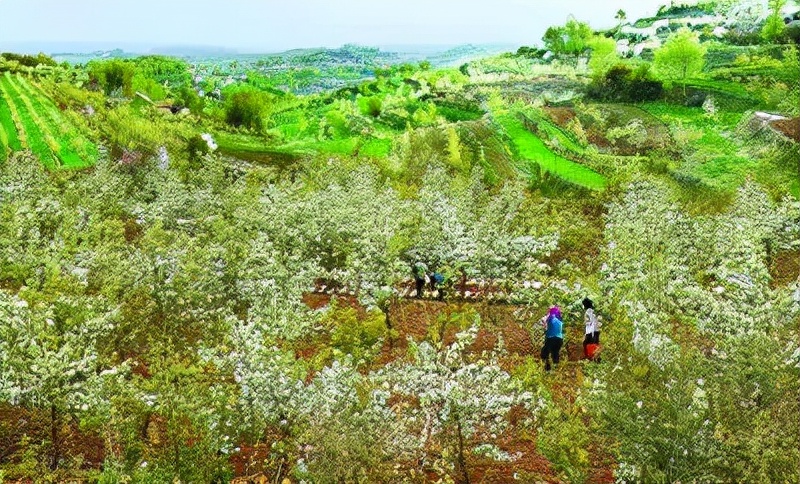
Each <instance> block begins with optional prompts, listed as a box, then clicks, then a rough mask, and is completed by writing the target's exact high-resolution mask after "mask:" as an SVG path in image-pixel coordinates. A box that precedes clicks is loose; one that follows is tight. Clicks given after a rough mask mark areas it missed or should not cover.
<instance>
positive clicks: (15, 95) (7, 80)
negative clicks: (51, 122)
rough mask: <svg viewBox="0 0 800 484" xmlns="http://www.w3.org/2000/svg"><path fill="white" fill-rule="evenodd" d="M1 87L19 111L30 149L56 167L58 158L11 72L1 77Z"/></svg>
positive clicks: (46, 162) (52, 166)
mask: <svg viewBox="0 0 800 484" xmlns="http://www.w3.org/2000/svg"><path fill="white" fill-rule="evenodd" d="M0 87H2V89H3V92H4V93H6V94H7V95H8V99H10V101H11V104H13V106H14V107H13V108H12V109H15V110H16V112H17V115H18V117H19V121H20V123H22V126H23V129H24V130H25V135H26V137H27V141H28V147H29V148H30V150H31V151H32V152H33V154H34V155H36V156H38V157H39V159H40V160H41V161H42V163H44V165H45V166H46V167H48V168H55V167H56V166H57V160H56V158H55V156H54V155H53V151H52V150H51V149H50V147H49V146H48V144H47V140H46V138H45V135H44V133H43V132H42V130H41V129H40V128H39V126H38V124H37V122H36V120H35V119H34V118H33V116H32V115H31V113H30V111H29V110H28V108H27V107H26V106H25V102H24V101H23V100H22V97H21V96H20V94H19V92H17V90H16V89H15V88H14V85H13V83H12V81H11V75H10V73H8V72H6V75H5V76H2V77H0Z"/></svg>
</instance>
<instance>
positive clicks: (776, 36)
mask: <svg viewBox="0 0 800 484" xmlns="http://www.w3.org/2000/svg"><path fill="white" fill-rule="evenodd" d="M785 5H786V0H770V1H769V8H770V11H771V13H770V16H769V17H767V21H766V22H765V23H764V26H763V27H762V28H761V37H762V38H763V39H764V40H765V41H767V42H772V43H776V44H778V43H783V42H784V41H785V40H786V24H785V23H784V22H783V15H782V12H781V11H782V10H783V7H784V6H785Z"/></svg>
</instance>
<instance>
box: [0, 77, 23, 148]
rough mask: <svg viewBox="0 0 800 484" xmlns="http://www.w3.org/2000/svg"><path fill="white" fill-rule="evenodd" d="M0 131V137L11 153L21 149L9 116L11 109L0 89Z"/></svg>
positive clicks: (15, 128)
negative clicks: (0, 132)
mask: <svg viewBox="0 0 800 484" xmlns="http://www.w3.org/2000/svg"><path fill="white" fill-rule="evenodd" d="M0 130H1V131H2V132H3V133H2V134H0V136H3V141H4V144H5V146H6V148H8V149H10V150H11V151H19V150H21V149H22V142H21V141H20V139H19V136H17V127H16V126H15V125H14V118H13V116H12V115H11V108H9V107H8V102H7V101H6V97H5V96H4V94H3V92H2V89H0Z"/></svg>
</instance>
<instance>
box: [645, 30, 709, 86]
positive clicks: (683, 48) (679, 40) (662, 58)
mask: <svg viewBox="0 0 800 484" xmlns="http://www.w3.org/2000/svg"><path fill="white" fill-rule="evenodd" d="M705 53H706V49H705V47H703V46H702V45H701V44H700V41H699V40H698V38H697V34H696V33H694V32H692V31H691V30H689V29H686V28H683V29H681V30H679V31H678V32H676V33H674V34H672V35H670V36H669V38H668V39H667V41H666V42H665V43H664V45H663V46H662V47H661V48H659V49H658V50H656V52H655V60H654V62H653V65H654V67H655V70H656V72H657V73H658V75H659V76H661V77H662V78H663V79H665V80H667V81H681V82H682V83H683V90H684V94H685V93H686V81H687V80H688V79H690V78H692V77H694V76H695V75H697V74H698V73H700V71H702V69H703V64H704V63H705V60H704V56H705Z"/></svg>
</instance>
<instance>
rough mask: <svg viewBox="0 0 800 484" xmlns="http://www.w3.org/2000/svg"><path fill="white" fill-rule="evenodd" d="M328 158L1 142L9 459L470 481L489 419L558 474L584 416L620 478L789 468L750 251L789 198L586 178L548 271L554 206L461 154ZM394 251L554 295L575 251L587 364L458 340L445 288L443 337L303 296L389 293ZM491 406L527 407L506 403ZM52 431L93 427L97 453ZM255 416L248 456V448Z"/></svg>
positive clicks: (766, 301) (777, 297)
mask: <svg viewBox="0 0 800 484" xmlns="http://www.w3.org/2000/svg"><path fill="white" fill-rule="evenodd" d="M344 167H345V165H342V164H336V165H331V166H328V167H326V166H324V164H323V166H321V167H317V169H315V170H311V171H309V172H308V173H306V174H305V175H304V176H302V177H299V178H298V179H300V180H302V181H295V182H291V181H287V180H284V179H282V178H280V177H278V176H275V174H273V173H271V172H270V171H269V170H259V169H253V170H251V171H248V172H242V171H237V170H234V169H231V168H230V167H228V166H226V165H225V164H224V163H223V162H221V161H220V160H216V159H213V158H206V159H205V161H204V165H203V169H202V170H197V171H196V172H193V173H191V174H190V176H189V177H188V178H184V179H182V178H181V177H180V176H179V175H178V174H177V173H176V172H175V171H174V170H173V169H171V168H165V167H163V166H162V167H159V166H157V164H156V163H152V164H151V163H145V164H142V165H137V166H128V165H117V164H115V163H111V162H105V161H104V162H101V163H99V164H98V166H97V167H96V168H95V169H94V170H93V171H91V172H83V173H45V172H44V171H42V169H41V168H40V167H39V164H38V163H37V162H36V160H33V159H30V158H28V157H25V156H14V157H12V159H11V160H10V162H9V163H6V164H5V165H3V167H2V171H0V180H2V186H3V187H4V190H3V191H2V192H0V218H1V219H2V223H0V227H2V229H1V230H2V232H0V234H1V235H2V237H0V281H2V288H1V289H0V310H2V315H3V321H2V324H0V332H2V338H0V377H2V378H0V396H1V397H2V399H3V401H4V402H5V405H6V407H4V408H5V410H6V411H10V412H13V411H25V412H30V415H31V417H30V418H31V419H32V421H38V422H42V425H41V427H40V430H39V431H33V430H32V431H31V434H32V435H36V437H35V438H33V439H31V438H28V439H25V438H23V436H22V435H21V432H23V431H25V428H24V426H23V427H18V426H6V427H3V429H4V430H3V434H2V439H3V442H4V443H6V444H7V445H4V447H5V448H6V449H8V450H7V451H5V453H4V454H3V455H2V456H0V459H2V460H0V464H1V465H2V470H3V472H4V473H5V476H6V477H9V478H18V477H28V478H31V477H32V478H34V479H37V480H47V479H63V478H65V477H66V476H67V475H75V474H76V473H79V472H80V471H79V469H81V468H83V469H84V472H89V471H87V470H86V469H92V468H93V469H95V471H94V472H95V474H94V475H95V476H100V478H101V479H104V480H108V481H109V482H110V481H115V480H123V481H124V480H136V481H148V480H149V481H165V480H167V481H168V480H173V479H174V478H176V477H177V478H179V479H181V480H184V481H198V482H210V481H215V480H225V479H228V478H230V477H231V476H232V472H233V469H234V466H239V468H238V471H239V472H242V473H248V472H251V473H255V472H256V471H260V470H263V471H267V472H268V473H269V474H270V475H271V476H290V477H292V476H293V477H294V478H308V479H313V480H320V481H326V480H371V481H375V480H391V479H396V480H408V479H424V478H425V477H422V476H427V477H430V475H432V474H436V475H450V476H452V477H453V478H454V479H455V480H458V481H467V480H468V479H469V465H470V462H473V461H474V459H475V458H476V456H489V457H491V458H496V459H500V460H501V461H502V460H505V461H507V462H508V464H507V465H508V466H509V467H511V468H514V467H515V466H518V465H520V463H519V461H518V459H519V458H520V456H519V455H516V454H514V453H513V452H511V453H510V452H508V449H504V448H502V447H501V446H498V443H497V438H498V436H499V435H501V434H502V433H503V432H512V433H514V434H515V435H526V434H527V435H531V434H532V435H535V436H537V437H534V438H535V439H537V443H538V444H539V447H540V452H544V453H545V454H546V456H547V457H548V458H549V459H550V460H551V462H552V463H553V465H554V467H555V472H557V473H559V475H561V476H562V477H565V478H568V479H570V480H574V481H580V480H582V479H584V478H585V477H586V474H587V472H588V465H589V461H588V460H587V458H586V455H585V452H586V450H587V448H588V446H590V445H596V444H597V442H598V441H599V440H598V439H600V438H601V437H602V439H608V440H607V441H606V442H611V443H613V445H614V446H615V447H614V448H615V449H617V450H616V451H615V455H616V458H617V459H618V462H619V464H618V466H617V472H618V475H619V476H627V477H628V478H631V479H642V480H651V479H652V480H689V479H696V480H711V479H720V480H726V479H732V478H737V476H738V477H741V476H745V475H746V476H747V479H748V480H750V479H752V480H774V479H781V478H784V477H785V476H792V475H793V474H792V473H793V472H796V470H797V466H796V465H795V464H796V463H797V461H798V459H799V458H800V456H798V455H797V448H798V445H797V443H798V440H800V439H798V435H797V432H796V429H797V428H798V425H796V424H797V423H798V422H797V418H798V417H797V415H800V412H798V411H797V410H798V409H797V408H796V406H797V402H796V399H791V398H788V397H787V395H793V394H796V393H797V391H798V388H797V382H798V381H800V379H798V378H797V376H798V370H800V361H799V360H798V357H799V355H798V352H797V351H796V347H797V345H796V342H797V338H798V334H797V321H798V315H799V314H800V307H799V306H800V293H799V292H798V291H800V289H798V287H797V284H796V283H794V284H792V283H785V282H784V283H781V284H778V285H775V284H773V282H772V281H771V278H770V273H769V266H770V261H771V260H772V259H773V257H774V256H775V254H776V253H777V252H780V251H791V250H797V245H798V243H800V234H798V230H797V227H798V226H800V224H799V223H798V222H800V207H798V205H797V203H796V202H792V201H789V200H785V201H781V202H778V203H776V202H773V201H770V200H769V199H768V198H767V197H766V196H765V195H764V194H763V193H762V192H761V191H760V190H759V189H758V187H757V186H755V185H753V184H748V185H746V186H745V187H743V188H742V189H741V190H740V192H739V194H738V196H737V198H736V200H735V201H734V202H733V203H732V204H731V205H730V207H729V208H727V209H724V210H722V211H721V212H720V213H709V214H705V215H702V214H701V215H689V214H688V213H687V211H686V210H685V208H683V207H681V206H680V205H679V204H678V202H676V201H673V200H674V199H673V196H674V192H673V190H674V188H673V187H671V186H670V184H667V183H663V182H657V181H653V180H650V181H643V182H640V183H635V184H633V185H632V186H630V187H629V188H628V189H626V190H625V194H624V195H622V196H620V197H619V199H616V197H615V199H614V200H613V203H612V204H611V205H610V206H609V213H608V216H607V219H606V223H605V227H604V231H603V234H602V236H603V239H604V240H605V244H604V246H605V249H604V250H603V253H602V258H603V261H604V265H603V268H602V270H601V272H600V273H599V274H591V273H585V274H581V273H580V271H578V270H577V269H576V268H574V267H571V266H570V265H569V264H562V265H560V266H559V267H558V270H557V272H556V273H553V272H551V271H552V270H553V269H552V268H549V267H546V266H542V265H541V264H540V263H539V260H540V257H543V256H544V255H546V254H548V253H550V252H551V251H553V250H554V249H555V248H556V247H557V243H558V238H557V236H556V235H555V234H556V233H557V232H558V230H557V226H558V224H557V223H556V224H555V225H556V227H554V224H553V221H552V220H550V221H549V222H548V219H552V218H553V217H554V216H555V215H554V214H553V213H549V214H548V213H542V214H541V215H539V216H536V215H533V216H532V215H531V213H529V210H531V209H530V208H528V209H524V208H523V207H526V206H527V205H526V204H528V203H529V202H530V199H529V197H530V194H528V193H527V192H526V191H525V190H524V189H523V188H522V187H519V186H517V185H515V183H514V182H511V181H509V182H508V183H506V184H505V185H503V186H500V187H497V188H493V189H490V188H487V187H486V186H485V185H484V184H483V182H482V178H481V176H480V174H479V173H477V172H476V173H475V174H474V176H471V177H450V176H448V175H447V174H446V173H445V172H443V171H440V170H438V169H436V168H430V169H429V170H428V172H427V174H426V175H425V176H424V177H423V179H422V180H421V181H420V185H419V187H418V190H416V191H402V192H401V191H399V190H396V189H395V188H393V186H392V183H391V181H390V180H386V179H382V178H381V177H380V176H379V175H378V174H377V173H376V171H375V170H372V169H370V168H369V167H366V166H359V167H355V168H352V169H347V168H344ZM183 175H185V174H183ZM541 203H542V205H539V206H540V208H541V207H544V206H546V204H547V203H548V202H547V201H544V200H543V201H541ZM542 227H547V230H545V229H543V228H542ZM562 228H563V229H564V231H568V230H569V228H568V227H562ZM417 258H419V259H423V260H427V261H429V262H430V263H432V264H441V265H444V266H446V265H448V264H455V263H458V264H460V265H459V268H460V269H463V270H465V271H468V272H469V273H470V274H474V275H476V276H484V277H489V278H491V277H500V276H502V277H504V278H509V279H527V278H534V277H536V278H541V279H542V280H545V281H551V280H552V282H551V283H549V284H548V285H547V286H546V288H545V289H544V290H542V291H539V290H538V289H530V290H529V291H530V292H529V293H528V294H526V295H523V296H524V297H526V298H527V299H528V300H529V301H531V302H533V303H534V304H537V303H541V304H547V303H550V302H553V301H555V302H560V303H562V304H565V305H567V307H568V308H569V307H570V304H571V303H573V302H577V301H579V300H580V298H581V297H582V296H583V295H584V294H583V289H580V288H576V287H574V286H572V285H571V284H569V283H568V282H571V281H574V280H584V279H588V280H590V281H591V280H593V279H594V278H595V277H597V278H599V279H600V280H601V281H602V284H601V290H602V293H603V295H604V301H603V304H604V306H605V311H606V314H608V315H609V316H610V317H611V319H610V320H611V321H612V323H611V324H607V329H606V330H605V331H606V333H607V335H606V336H605V338H606V344H607V345H608V346H609V352H608V353H607V355H608V356H606V358H605V361H606V363H607V364H603V365H599V366H596V367H591V368H588V369H586V370H585V371H586V375H587V377H588V378H586V379H585V380H584V384H583V385H580V384H579V382H578V381H569V382H562V384H566V385H570V386H572V385H576V387H575V391H576V397H575V399H574V400H572V402H573V403H572V404H571V405H572V406H567V407H565V406H564V404H563V403H558V402H557V400H556V399H554V397H553V396H552V395H551V393H550V391H549V390H550V389H549V387H548V385H549V384H552V381H550V383H548V380H546V379H545V378H544V377H543V375H542V372H541V369H539V367H538V365H534V366H533V367H531V366H526V364H525V363H522V364H521V365H520V366H517V367H514V368H513V369H509V367H508V366H507V365H502V366H501V365H500V360H499V359H498V358H499V357H500V356H501V353H488V354H474V353H473V352H470V351H469V347H470V344H471V342H472V341H473V340H474V338H475V336H476V330H477V327H476V326H475V324H477V321H476V319H475V317H474V315H471V314H470V311H469V309H463V308H462V310H461V314H460V315H457V316H456V317H454V319H452V320H451V321H450V322H449V323H447V324H451V325H453V327H454V328H455V329H456V330H457V331H460V333H459V336H457V337H455V339H454V340H452V342H451V344H449V345H448V344H445V343H443V342H442V341H441V339H439V338H432V339H430V340H429V341H426V342H417V343H409V346H408V347H409V351H408V353H407V355H406V356H403V357H400V358H397V359H396V360H394V361H392V362H390V363H388V364H381V365H378V364H376V361H377V360H376V356H377V354H378V353H379V352H380V347H381V340H383V341H385V340H386V339H388V338H392V337H393V336H395V335H393V334H392V332H391V331H390V328H389V327H388V326H387V325H384V324H381V323H382V321H381V318H380V317H378V318H376V317H375V314H376V313H369V312H367V313H366V314H365V315H361V316H357V317H355V319H354V320H351V321H348V322H347V324H344V323H342V321H344V320H343V319H341V317H342V313H338V312H337V309H336V307H335V306H334V307H333V308H331V309H327V310H322V311H319V310H317V311H314V310H311V309H310V308H309V307H308V306H306V305H305V304H304V303H303V302H302V297H303V295H304V293H305V292H307V291H308V290H310V289H311V287H312V286H313V281H314V279H315V278H317V277H319V276H320V275H330V274H336V277H338V278H341V280H342V281H346V282H348V283H349V284H350V285H351V286H352V287H354V288H356V292H357V294H358V297H359V299H360V300H361V301H362V302H363V303H365V304H366V305H367V307H369V306H370V305H375V306H376V307H377V308H379V309H382V310H383V311H384V312H385V314H384V316H386V318H385V319H386V320H388V319H389V318H388V316H389V314H388V310H387V308H388V306H386V305H385V298H387V297H391V296H390V295H391V287H392V285H393V284H394V283H395V282H396V281H397V280H399V279H402V278H404V277H405V276H406V275H407V273H408V271H409V262H410V261H413V260H415V259H417ZM553 276H556V277H555V278H554V277H553ZM561 278H566V279H570V281H564V282H562V281H561ZM542 298H545V299H546V300H545V301H539V299H542ZM378 314H379V313H378ZM575 316H577V314H576V315H575ZM337 318H338V319H337ZM351 319H352V318H351ZM376 320H377V321H378V323H377V324H375V323H374V321H376ZM337 321H338V322H337ZM331 322H333V324H331ZM388 322H389V324H391V321H388ZM367 324H370V325H371V326H366V325H367ZM376 328H377V329H376ZM351 331H352V333H353V334H364V335H365V337H364V338H363V339H362V338H353V337H352V334H346V333H348V332H351ZM371 332H372V333H371ZM372 336H375V337H372ZM331 346H333V347H334V350H335V351H333V352H331V351H326V348H330V347H331ZM309 349H310V350H311V351H310V353H309ZM9 409H10V410H9ZM512 409H516V410H515V412H517V413H519V412H522V415H523V416H524V418H522V419H517V420H515V423H514V425H513V426H512V425H511V422H510V420H509V419H508V417H509V412H511V410H512ZM583 412H588V415H589V416H590V421H591V422H593V423H592V427H591V430H590V431H589V435H590V437H588V438H586V437H585V435H586V432H582V431H581V429H582V428H583V426H584V425H585V424H586V421H585V420H583V417H581V415H582V413H583ZM559 422H562V424H559ZM754 422H755V423H756V424H755V426H754V424H753V423H754ZM509 426H511V427H509ZM753 428H755V433H751V431H752V430H753ZM15 429H18V430H15ZM41 429H46V430H41ZM76 435H84V436H87V435H88V436H94V438H95V439H99V442H100V444H94V446H95V448H97V447H98V446H99V447H101V448H102V452H101V453H100V455H101V457H96V459H101V460H102V471H99V470H97V469H98V467H99V465H100V463H99V462H97V461H93V460H91V458H89V457H88V455H89V454H88V453H87V452H85V449H86V447H85V446H84V447H83V449H84V451H83V452H82V453H81V452H78V451H76V448H81V447H80V445H79V444H76V443H75V436H76ZM575 435H583V437H581V438H578V439H576V438H573V437H575ZM570 436H572V437H570ZM775 436H778V437H775ZM87 438H88V437H87ZM529 438H530V437H529ZM96 442H97V441H96ZM257 444H262V447H258V448H259V449H260V452H262V454H261V457H259V458H258V459H256V460H252V459H251V460H247V459H246V456H253V455H256V454H253V453H250V454H248V449H250V450H252V449H253V446H257ZM87 445H88V444H87ZM776 446H777V449H778V450H774V449H775V448H776ZM766 449H773V450H771V451H770V452H767V453H765V452H763V451H765V450H766ZM79 455H83V456H84V459H85V460H84V461H81V460H80V458H79V457H78V456H79ZM570 456H583V457H580V458H575V459H573V458H572V457H570ZM237 458H239V459H245V460H247V461H246V462H244V463H243V462H241V461H237ZM515 459H517V460H515ZM709 462H711V463H713V465H706V464H708V463H709ZM541 477H542V476H541V475H540V476H538V477H537V476H532V477H531V478H541Z"/></svg>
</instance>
